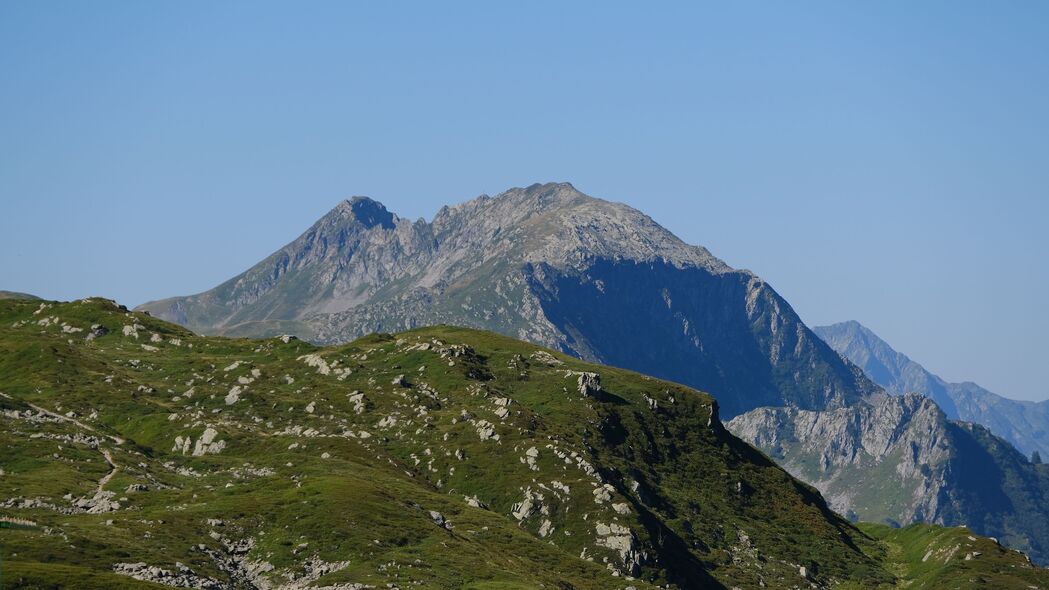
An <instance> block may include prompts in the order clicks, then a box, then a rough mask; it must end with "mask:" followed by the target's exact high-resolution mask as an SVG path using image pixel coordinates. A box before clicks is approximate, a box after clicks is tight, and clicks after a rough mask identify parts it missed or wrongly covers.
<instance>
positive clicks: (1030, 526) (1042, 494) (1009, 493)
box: [727, 394, 1049, 563]
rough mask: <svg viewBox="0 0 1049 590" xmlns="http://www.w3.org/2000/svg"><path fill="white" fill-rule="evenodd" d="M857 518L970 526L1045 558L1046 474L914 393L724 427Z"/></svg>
mask: <svg viewBox="0 0 1049 590" xmlns="http://www.w3.org/2000/svg"><path fill="white" fill-rule="evenodd" d="M727 427H728V428H729V429H730V430H731V431H732V432H733V433H735V434H736V435H737V436H739V437H741V438H743V439H744V440H746V441H748V442H750V443H751V444H753V445H755V446H757V447H758V448H760V449H762V450H763V451H765V452H766V453H767V454H768V455H769V456H770V457H772V458H773V459H775V460H776V461H777V462H778V463H779V464H780V465H781V466H783V467H784V468H785V469H787V470H788V471H789V472H791V473H792V474H793V475H794V476H796V477H798V478H799V479H802V480H803V481H807V482H809V483H811V484H812V485H814V486H815V487H816V488H817V489H819V490H820V492H822V494H823V495H824V497H825V498H827V500H828V502H829V503H830V505H831V507H832V508H834V509H835V510H837V511H838V512H840V513H842V514H845V515H847V516H848V517H850V518H852V519H859V520H866V521H872V522H884V523H889V524H892V525H895V526H898V525H900V524H909V523H915V522H931V523H937V524H942V525H948V526H958V525H966V526H968V527H970V528H971V529H972V530H973V531H975V532H977V533H980V534H983V535H988V536H993V537H996V538H998V539H1000V540H1001V541H1002V542H1003V543H1004V544H1005V545H1007V546H1010V547H1016V548H1021V549H1023V550H1024V551H1027V552H1028V553H1030V554H1031V556H1032V557H1033V558H1034V559H1035V560H1036V561H1039V562H1042V563H1044V562H1046V561H1047V559H1049V514H1047V512H1046V509H1045V507H1046V506H1047V505H1049V466H1047V465H1040V464H1039V465H1036V464H1032V463H1031V462H1029V461H1028V459H1027V457H1025V456H1024V455H1023V454H1021V453H1020V452H1018V451H1017V450H1016V449H1015V448H1014V447H1013V446H1012V445H1010V444H1009V443H1008V442H1007V441H1005V440H1002V439H1000V438H998V437H996V436H994V435H993V434H991V432H990V431H988V430H987V429H986V428H984V427H982V426H979V425H974V424H971V423H966V422H958V421H952V420H949V419H948V417H947V416H946V415H945V414H944V412H943V411H942V410H941V409H940V408H939V407H938V406H937V405H936V403H935V402H933V401H932V400H931V399H929V398H926V397H924V396H921V395H918V394H906V395H900V396H895V395H883V396H880V397H875V398H872V399H871V400H869V401H867V402H863V403H859V404H856V405H854V406H852V407H849V408H842V409H835V410H828V411H818V412H814V411H805V410H797V409H793V408H759V409H757V410H753V411H751V412H748V413H746V414H744V415H741V416H738V417H736V418H734V419H733V420H731V421H730V422H728V423H727Z"/></svg>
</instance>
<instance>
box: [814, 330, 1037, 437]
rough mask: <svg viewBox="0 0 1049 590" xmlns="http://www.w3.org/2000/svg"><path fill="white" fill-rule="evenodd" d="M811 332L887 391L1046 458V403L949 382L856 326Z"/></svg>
mask: <svg viewBox="0 0 1049 590" xmlns="http://www.w3.org/2000/svg"><path fill="white" fill-rule="evenodd" d="M813 331H814V332H815V333H816V334H817V335H818V336H819V337H820V338H822V339H823V340H824V341H825V342H826V343H827V344H829V345H830V346H831V347H832V348H834V350H836V351H838V352H839V353H840V354H841V355H842V356H844V357H846V358H847V359H849V360H850V361H852V362H853V363H855V364H856V365H858V366H859V367H860V368H862V369H863V371H864V372H865V373H866V374H867V376H868V377H870V378H871V380H873V381H874V382H875V383H877V384H878V385H881V386H882V387H884V388H885V389H886V391H889V392H891V393H896V394H904V393H920V394H922V395H925V396H927V397H929V398H932V399H933V400H935V401H936V403H937V404H938V405H939V406H940V407H941V408H943V411H944V412H945V413H946V414H947V416H948V417H949V418H952V419H959V420H964V421H966V422H975V423H977V424H981V425H983V426H986V427H987V428H989V429H990V430H991V431H992V432H994V433H995V434H997V435H998V436H1001V437H1002V438H1004V439H1006V440H1007V441H1009V442H1010V443H1012V444H1013V445H1014V446H1015V447H1016V448H1017V449H1019V450H1020V451H1022V452H1024V453H1025V454H1027V455H1030V454H1031V453H1033V452H1034V451H1038V452H1039V454H1041V455H1043V456H1047V457H1049V402H1030V401H1018V400H1011V399H1008V398H1004V397H1002V396H1000V395H997V394H995V393H992V392H990V391H987V390H986V389H984V388H982V387H980V386H979V385H977V384H975V383H970V382H965V383H948V382H947V381H944V380H943V379H941V378H940V377H938V376H936V375H934V374H932V373H930V372H929V371H927V370H926V369H925V367H922V366H921V365H920V364H918V363H916V362H914V361H912V360H911V359H910V358H908V357H907V356H906V355H904V354H901V353H899V352H897V351H895V350H893V348H892V347H891V346H889V344H888V343H886V342H885V341H884V340H882V339H881V338H879V337H878V336H877V334H875V333H874V332H872V331H871V330H869V329H867V328H866V327H864V326H863V325H861V324H859V323H858V322H854V321H851V322H842V323H839V324H834V325H831V326H819V327H816V328H813Z"/></svg>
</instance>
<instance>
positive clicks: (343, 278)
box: [141, 184, 877, 416]
mask: <svg viewBox="0 0 1049 590" xmlns="http://www.w3.org/2000/svg"><path fill="white" fill-rule="evenodd" d="M141 309H143V310H148V311H150V312H152V313H153V314H154V315H157V316H159V317H161V318H164V319H167V320H171V321H175V322H178V323H181V324H183V325H186V326H188V327H190V328H192V329H194V330H197V331H201V332H204V333H210V334H226V335H249V336H269V335H275V334H280V333H291V334H296V335H299V336H301V337H303V338H306V339H308V340H311V341H314V342H319V343H336V342H345V341H349V340H352V339H353V338H356V337H359V336H361V335H364V334H368V333H372V332H378V331H396V330H401V329H408V328H413V327H416V326H422V325H434V324H456V325H462V326H468V327H476V328H484V329H489V330H493V331H496V332H500V333H503V334H506V335H510V336H514V337H517V338H521V339H524V340H529V341H532V342H535V343H538V344H542V345H545V346H549V347H551V348H555V349H558V350H561V351H564V352H567V353H570V354H573V355H575V356H578V357H581V358H584V359H587V360H591V361H598V362H603V363H609V364H613V365H617V366H621V367H626V368H630V369H634V370H638V371H643V372H646V373H649V374H653V375H656V376H658V377H661V378H665V379H671V380H674V381H678V382H682V383H686V384H688V385H691V386H693V387H698V388H701V389H704V390H707V391H710V392H712V393H713V394H714V395H715V396H716V397H717V398H718V400H719V402H720V404H721V407H722V411H723V413H724V414H725V415H726V416H733V415H736V414H738V413H740V412H743V411H746V410H748V409H751V408H754V407H759V406H763V405H779V406H793V407H800V408H807V409H823V408H827V407H841V406H843V405H846V404H848V403H851V402H854V401H856V400H859V399H862V398H863V397H864V396H866V395H868V394H870V393H872V392H874V391H876V390H877V387H876V386H875V385H874V384H872V383H871V382H870V381H869V380H868V379H866V378H865V377H864V376H863V375H862V373H861V372H860V371H859V370H858V369H856V368H855V367H853V366H851V365H850V364H849V363H847V362H844V361H843V360H842V359H841V358H840V357H839V356H838V355H837V354H836V353H835V352H834V351H833V350H831V349H830V348H829V347H828V346H827V345H826V344H825V343H824V342H823V341H821V340H820V339H819V338H816V337H815V336H814V335H813V334H812V332H810V331H809V330H808V328H806V327H805V326H804V325H803V324H802V322H801V321H800V319H799V318H798V317H797V315H796V314H795V313H794V311H793V310H792V309H791V308H790V306H789V305H788V304H787V302H786V301H784V300H783V299H782V298H781V297H780V296H779V295H778V294H777V293H776V292H775V291H774V290H773V289H772V288H771V287H770V286H768V284H767V283H765V282H764V281H762V280H761V279H760V278H758V277H756V276H755V275H753V274H752V273H750V272H747V271H741V270H734V269H732V268H730V267H729V266H728V265H726V264H725V263H724V262H722V261H720V260H718V259H717V258H715V257H714V256H712V255H711V254H710V253H709V252H708V251H707V250H706V249H704V248H701V247H698V246H691V245H688V244H685V243H684V242H682V241H681V240H680V239H678V238H677V237H676V236H674V235H673V234H671V233H670V232H668V231H667V230H666V229H664V228H662V227H661V226H659V225H658V224H656V223H655V222H654V221H652V220H651V219H650V218H649V217H647V216H645V215H644V214H642V213H640V212H639V211H637V210H635V209H632V208H630V207H628V206H626V205H622V204H618V203H610V202H607V201H602V200H600V199H594V198H592V197H588V196H586V195H584V194H582V193H580V192H579V191H577V190H575V188H573V187H572V186H571V185H569V184H545V185H532V186H530V187H528V188H524V189H512V190H509V191H507V192H505V193H503V194H501V195H499V196H497V197H495V198H492V197H487V196H482V197H479V198H477V199H474V200H472V201H468V202H465V203H462V204H459V205H456V206H454V207H445V208H443V209H441V211H440V212H438V214H437V215H436V216H435V217H434V219H433V221H432V222H429V223H427V222H425V221H422V220H419V221H415V222H411V221H408V220H405V219H401V218H399V217H397V216H396V215H393V214H391V213H389V212H388V211H386V209H385V207H383V206H382V205H381V204H379V203H377V202H375V201H372V200H370V199H366V198H363V197H357V198H354V199H353V200H350V201H345V202H343V203H341V204H340V205H338V206H337V207H336V208H335V209H333V210H332V211H331V212H329V213H328V214H327V215H325V216H324V217H323V218H322V219H320V220H319V221H318V222H317V223H316V224H314V226H313V227H311V228H310V229H309V230H307V232H306V233H304V234H303V235H302V236H300V237H299V238H298V239H296V240H295V241H294V242H292V243H291V244H289V245H287V246H285V247H284V248H282V249H281V250H279V251H278V252H276V253H274V254H272V255H271V256H270V257H268V258H267V259H265V260H263V261H262V262H260V263H259V264H257V265H255V266H254V267H252V268H251V269H249V270H248V271H246V272H244V273H242V274H240V275H238V276H237V277H234V278H233V279H231V280H229V281H227V282H225V283H223V284H222V285H219V286H218V287H216V288H214V289H212V290H210V291H207V292H205V293H201V294H199V295H193V296H189V297H176V298H172V299H167V300H163V301H157V302H151V303H148V304H146V305H143V306H142V307H141Z"/></svg>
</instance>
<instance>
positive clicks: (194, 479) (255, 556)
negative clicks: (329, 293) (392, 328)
mask: <svg viewBox="0 0 1049 590" xmlns="http://www.w3.org/2000/svg"><path fill="white" fill-rule="evenodd" d="M382 219H383V218H382V217H381V216H376V217H375V220H376V223H377V224H381V223H382V222H383V221H382ZM0 392H2V393H0V410H2V411H0V444H2V445H3V448H4V453H3V454H2V455H0V464H2V470H0V524H3V527H2V530H0V535H2V539H3V545H2V547H3V551H4V555H3V557H4V564H3V568H4V569H3V575H4V580H5V585H6V586H12V585H13V587H24V588H67V587H77V588H107V589H108V588H143V589H145V588H163V587H182V588H209V589H233V588H244V589H277V588H281V589H289V590H305V589H308V588H316V589H327V590H362V589H365V588H401V589H407V588H477V589H524V588H578V589H584V588H593V589H598V588H600V589H605V588H619V589H622V590H630V589H632V590H644V589H655V588H670V589H674V588H680V589H684V588H744V589H749V588H893V587H906V588H945V587H950V588H1003V589H1012V588H1017V589H1021V588H1044V587H1047V586H1049V571H1047V570H1044V569H1041V568H1038V567H1035V566H1033V565H1031V564H1030V563H1029V562H1028V560H1027V559H1026V557H1025V556H1024V555H1023V554H1022V553H1020V552H1018V551H1014V550H1010V549H1006V548H1004V547H1002V546H1001V545H999V544H998V543H997V542H996V541H994V540H993V539H988V538H984V537H980V536H977V535H974V534H972V533H971V532H969V530H968V529H964V528H941V527H936V526H928V525H916V526H913V527H907V528H904V529H890V528H888V527H884V526H877V525H862V526H859V527H857V526H854V525H853V524H850V523H849V522H848V521H847V520H845V519H843V518H841V517H839V516H838V515H836V514H835V513H834V512H832V511H831V510H830V508H829V507H828V506H827V504H826V503H825V502H824V500H823V498H822V497H821V496H820V494H819V493H818V492H817V491H816V490H814V489H812V488H811V487H809V486H807V485H805V484H802V483H801V482H799V481H797V480H795V479H794V478H792V477H791V476H790V475H789V474H788V473H787V472H785V471H784V470H782V469H781V468H779V467H777V466H776V465H775V464H774V463H772V462H771V461H770V460H769V459H768V458H767V457H766V456H765V455H763V454H761V453H759V452H758V451H756V450H755V449H753V448H752V447H750V446H749V445H747V444H746V443H744V442H742V441H741V440H739V439H738V438H736V437H735V436H733V435H732V434H730V433H729V432H728V431H727V430H725V428H723V427H722V425H721V422H720V420H719V416H718V411H717V404H716V402H715V401H714V399H713V398H711V397H710V396H709V395H706V394H704V393H700V392H698V391H695V390H693V389H689V388H687V387H684V386H681V385H677V384H674V383H671V382H666V381H661V380H658V379H654V378H651V377H647V376H644V375H641V374H638V373H634V372H631V371H627V370H623V369H617V368H612V367H607V366H600V365H594V364H591V363H587V362H584V361H581V360H579V359H576V358H574V357H572V356H568V355H565V354H562V353H560V352H557V351H553V350H549V349H545V348H542V347H539V346H537V345H535V344H531V343H526V342H522V341H518V340H513V339H510V338H507V337H505V336H500V335H496V334H493V333H490V332H480V331H476V330H471V329H464V328H453V327H446V326H436V327H428V328H421V329H415V330H411V331H407V332H403V333H398V334H392V335H391V334H375V335H371V336H367V337H365V338H362V339H359V340H356V341H354V342H351V343H348V344H345V345H340V346H330V347H323V348H322V347H317V346H314V345H312V344H310V343H307V342H305V341H302V340H299V339H296V338H293V337H291V336H280V337H272V338H266V339H242V338H238V339H228V338H222V337H207V336H198V335H196V334H194V333H192V332H190V331H188V330H186V329H184V328H181V327H179V326H176V325H173V324H169V323H166V322H163V321H160V320H157V319H156V318H154V317H150V316H149V315H146V314H144V313H132V312H128V311H127V310H126V309H123V308H121V307H119V306H117V305H115V304H113V303H112V302H109V301H106V300H102V299H89V300H82V301H77V302H72V303H57V302H49V301H32V300H25V299H19V300H3V301H0Z"/></svg>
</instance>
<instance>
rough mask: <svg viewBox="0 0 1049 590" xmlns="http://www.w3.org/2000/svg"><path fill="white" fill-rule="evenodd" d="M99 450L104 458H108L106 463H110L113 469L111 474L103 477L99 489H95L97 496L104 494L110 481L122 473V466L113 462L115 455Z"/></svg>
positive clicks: (99, 481)
mask: <svg viewBox="0 0 1049 590" xmlns="http://www.w3.org/2000/svg"><path fill="white" fill-rule="evenodd" d="M99 450H100V451H102V456H103V457H105V458H106V463H109V466H110V467H111V469H110V470H109V473H107V474H106V475H105V476H104V477H102V479H100V480H98V488H96V489H95V495H96V496H97V495H98V494H100V493H102V490H103V488H105V487H106V484H107V483H109V480H111V479H113V476H114V475H116V474H117V472H118V471H120V466H119V465H117V464H116V463H115V462H114V461H113V455H111V454H109V450H107V449H99Z"/></svg>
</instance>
